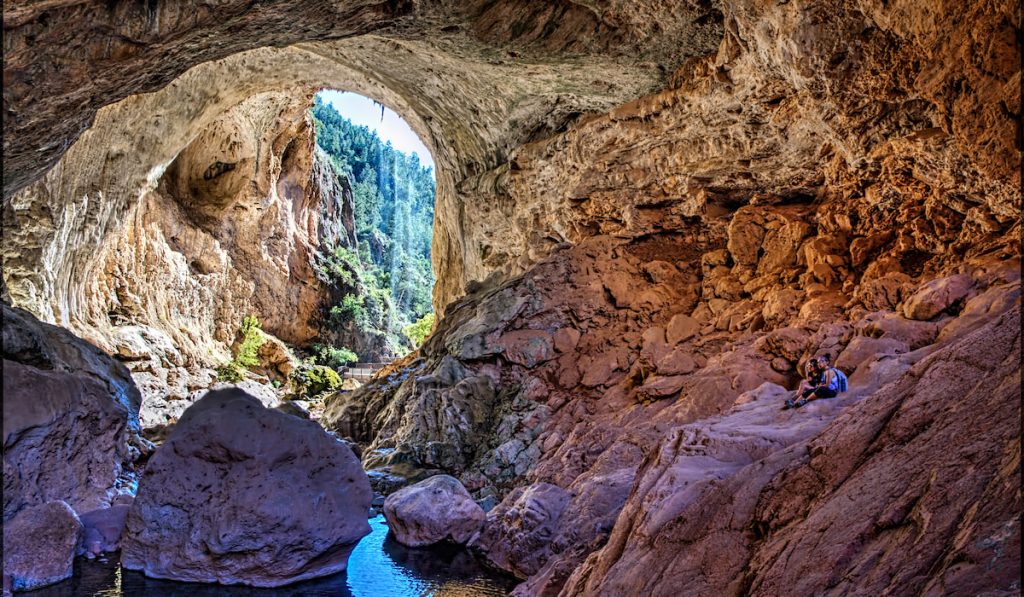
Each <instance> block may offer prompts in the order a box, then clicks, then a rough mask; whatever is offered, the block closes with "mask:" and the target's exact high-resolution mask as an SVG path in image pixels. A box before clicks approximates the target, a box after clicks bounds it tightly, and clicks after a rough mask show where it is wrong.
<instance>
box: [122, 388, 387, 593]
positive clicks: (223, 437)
mask: <svg viewBox="0 0 1024 597" xmlns="http://www.w3.org/2000/svg"><path fill="white" fill-rule="evenodd" d="M371 497H372V494H371V491H370V484H369V481H368V480H367V478H366V474H365V473H364V472H363V470H362V467H361V466H360V464H359V461H358V460H357V459H356V457H355V455H354V454H353V453H352V450H351V449H349V447H348V446H346V445H345V444H344V443H342V442H339V441H337V440H336V439H334V438H333V437H331V436H330V435H328V434H327V433H326V432H324V430H323V429H322V428H320V427H319V426H318V425H317V424H316V423H313V422H311V421H306V420H302V419H299V418H297V417H292V416H289V415H286V414H284V413H282V412H279V411H277V410H273V409H268V408H266V407H264V406H263V405H262V404H261V403H260V401H259V400H257V399H256V398H253V397H252V396H249V395H248V394H246V393H245V392H243V391H241V390H238V389H236V388H228V389H222V390H215V391H211V392H209V393H208V394H206V395H205V396H204V397H203V398H201V399H200V400H199V401H198V402H196V403H195V404H194V405H192V406H191V407H190V408H189V409H188V410H187V411H185V414H184V415H183V416H182V417H181V420H179V421H178V424H177V425H176V426H175V428H174V431H173V432H172V433H171V435H170V437H169V438H168V439H167V441H166V442H165V443H164V444H163V445H162V446H161V447H160V448H159V449H158V450H157V451H156V453H155V454H154V455H153V457H152V458H151V459H150V461H149V464H148V466H147V468H146V472H145V474H144V475H143V477H142V479H141V480H140V482H139V492H138V495H137V496H136V499H135V501H134V503H133V504H132V508H131V510H130V511H129V513H128V519H127V523H126V528H125V536H124V537H123V538H122V541H121V548H122V553H121V562H122V564H123V565H124V567H125V568H128V569H131V570H141V571H142V572H144V573H145V574H146V575H147V576H151V577H156V578H168V579H174V580H181V581H189V582H216V583H222V584H245V585H251V586H259V587H276V586H281V585H285V584H288V583H292V582H296V581H300V580H305V579H310V578H315V577H320V576H326V575H331V574H335V573H337V572H341V571H343V570H345V568H346V565H347V562H348V555H349V553H350V552H351V550H352V548H353V547H354V546H355V544H356V542H358V541H359V539H360V538H362V537H363V536H364V535H366V534H368V533H369V532H370V526H369V524H368V523H367V518H366V513H367V511H368V510H369V507H370V500H371Z"/></svg>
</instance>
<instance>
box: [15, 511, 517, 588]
mask: <svg viewBox="0 0 1024 597" xmlns="http://www.w3.org/2000/svg"><path fill="white" fill-rule="evenodd" d="M370 529H371V531H370V534H369V535H367V536H366V537H364V538H363V540H362V541H360V542H359V545H358V546H356V548H355V549H354V550H353V551H352V555H351V556H349V560H348V570H347V571H346V572H343V573H341V574H336V575H334V576H329V577H326V578H321V579H318V580H311V581H308V582H304V583H299V584H295V585H291V586H288V587H281V588H278V589H253V588H251V587H225V586H220V585H202V584H193V583H180V582H172V581H166V580H155V579H152V578H146V577H145V576H143V575H142V574H140V573H138V572H132V571H130V570H123V569H122V568H121V567H120V566H119V565H118V563H117V558H116V554H114V555H113V556H111V557H108V558H105V559H104V560H96V561H89V560H86V559H84V558H79V559H78V560H77V561H76V562H75V574H74V576H73V577H72V578H70V579H68V580H66V581H64V582H62V583H60V584H56V585H52V586H50V587H46V588H44V589H39V590H37V591H31V592H28V593H22V595H26V596H31V597H58V596H59V597H157V596H159V597H176V596H178V597H214V596H216V597H221V596H224V597H241V596H243V595H246V596H249V595H252V596H254V597H264V596H265V597H285V596H288V597H299V596H303V597H305V596H311V597H318V596H327V595H331V596H336V597H420V596H425V595H434V596H438V597H483V596H492V595H507V594H508V593H509V591H511V590H512V587H514V586H515V584H516V580H515V579H514V578H512V577H509V576H505V575H502V574H499V573H496V572H494V571H491V570H489V569H487V568H485V567H483V566H482V565H481V564H480V563H479V562H478V561H477V560H476V558H474V557H473V555H472V554H470V553H469V552H468V551H466V550H465V549H462V548H458V547H455V546H433V547H428V548H409V547H405V546H403V545H401V544H399V543H398V542H396V541H395V540H394V538H392V537H389V536H388V526H387V523H385V522H384V517H383V516H377V517H375V518H371V519H370Z"/></svg>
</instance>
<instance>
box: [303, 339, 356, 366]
mask: <svg viewBox="0 0 1024 597" xmlns="http://www.w3.org/2000/svg"><path fill="white" fill-rule="evenodd" d="M313 352H314V353H315V355H316V361H317V362H318V363H320V364H321V365H326V366H328V367H332V368H334V369H341V368H342V367H344V366H345V365H348V364H349V363H354V362H356V361H358V360H359V356H358V355H356V353H354V352H352V351H351V350H349V349H348V348H345V347H344V346H341V347H334V346H329V345H325V344H315V345H314V346H313Z"/></svg>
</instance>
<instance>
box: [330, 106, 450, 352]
mask: <svg viewBox="0 0 1024 597" xmlns="http://www.w3.org/2000/svg"><path fill="white" fill-rule="evenodd" d="M312 116H313V120H314V123H315V131H316V141H317V144H318V145H319V146H320V148H321V149H323V150H324V152H325V153H326V154H327V155H328V156H329V158H330V162H331V164H332V165H333V167H334V168H335V170H336V171H337V172H338V173H339V174H342V175H344V176H347V177H348V178H349V180H350V183H351V185H352V193H353V197H354V199H355V204H356V205H355V220H356V236H357V237H358V239H359V241H360V243H359V247H358V251H354V250H350V249H344V250H343V251H342V250H339V249H334V250H332V251H331V252H329V254H328V255H327V257H326V259H325V265H324V268H323V269H324V271H325V275H326V277H327V279H328V281H330V282H332V283H333V284H335V286H336V287H338V288H340V289H341V291H342V292H340V293H339V296H341V299H340V300H339V301H338V302H337V304H335V305H332V306H331V308H330V309H329V323H330V324H331V325H332V326H347V325H351V324H355V325H356V326H357V328H358V329H359V331H360V333H364V334H367V335H378V336H385V337H387V338H388V342H389V344H390V345H393V346H395V347H396V349H397V348H399V347H405V348H408V347H409V346H410V341H411V339H410V338H409V336H408V335H407V334H405V333H404V330H405V328H407V327H408V326H410V325H413V324H414V322H416V323H419V321H421V320H422V319H423V317H424V316H426V315H427V314H429V313H431V312H432V309H433V308H432V305H431V298H430V297H431V291H432V288H433V286H434V273H433V270H432V268H431V265H430V250H431V240H432V236H433V223H434V193H435V185H434V173H433V170H432V169H431V168H430V167H427V166H424V165H423V164H421V163H420V161H419V157H418V156H416V155H415V154H409V155H406V154H404V153H402V152H401V151H398V150H396V149H395V148H394V147H393V146H392V145H391V143H390V142H382V141H381V139H380V138H379V137H378V136H377V134H376V133H375V132H374V131H372V130H370V129H369V128H368V127H364V126H357V125H354V124H352V122H351V121H349V120H348V119H346V118H343V117H342V116H341V115H340V114H339V113H338V112H337V111H335V110H334V108H333V107H332V106H330V105H328V104H325V103H323V101H322V100H321V99H320V98H319V96H318V97H317V98H316V99H315V100H314V104H313V108H312ZM428 329H429V328H428ZM335 348H340V347H335Z"/></svg>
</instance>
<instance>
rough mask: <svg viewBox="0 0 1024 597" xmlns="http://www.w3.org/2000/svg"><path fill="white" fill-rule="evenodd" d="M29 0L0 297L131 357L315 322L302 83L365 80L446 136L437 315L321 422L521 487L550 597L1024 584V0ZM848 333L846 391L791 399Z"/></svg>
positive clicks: (184, 378)
mask: <svg viewBox="0 0 1024 597" xmlns="http://www.w3.org/2000/svg"><path fill="white" fill-rule="evenodd" d="M314 4H315V5H314ZM179 11H180V12H179ZM4 16H5V33H7V34H8V37H9V41H8V42H7V45H5V58H6V59H7V60H6V62H5V81H6V82H7V83H8V84H9V85H8V87H9V89H8V90H7V91H8V92H5V97H4V106H5V111H6V116H7V117H6V119H5V124H4V127H5V132H7V133H8V134H7V135H5V151H6V154H7V157H8V160H6V161H5V166H4V167H5V174H10V176H7V177H5V180H6V182H5V184H6V186H5V193H4V198H5V203H4V223H5V234H4V238H3V244H2V248H3V255H4V262H5V268H4V282H5V287H4V290H5V297H6V298H9V300H10V301H11V302H13V303H14V304H16V305H20V306H24V307H25V308H26V309H28V310H30V311H31V312H33V313H35V314H36V315H37V316H39V317H40V318H41V319H44V320H48V321H52V322H55V323H56V322H59V323H60V324H61V325H63V326H65V327H68V328H70V329H72V330H73V331H76V332H78V333H79V334H81V335H83V336H85V337H87V338H89V339H91V340H94V341H95V342H96V343H97V344H98V345H99V346H100V347H101V348H103V349H105V350H108V351H109V352H111V353H118V354H120V355H121V356H122V358H125V359H126V360H129V361H132V362H134V363H136V364H135V365H133V366H132V367H133V371H134V373H135V375H136V377H137V378H139V379H142V378H143V374H145V375H151V376H153V378H154V379H155V380H156V381H154V384H155V386H160V385H163V386H166V387H168V388H170V387H174V388H179V387H180V388H182V389H181V390H180V391H178V390H175V391H177V392H179V393H180V394H181V395H186V394H187V391H190V390H191V389H192V388H195V387H198V385H199V384H206V383H208V381H209V380H208V379H204V376H207V375H208V372H204V371H203V369H204V368H207V367H209V364H210V363H211V362H213V361H215V360H216V359H215V358H212V357H211V356H210V355H213V356H214V357H218V356H223V353H224V351H225V348H226V346H227V345H228V344H229V343H230V342H231V340H232V339H233V334H234V332H235V330H236V329H237V325H238V323H239V322H240V319H241V317H240V316H242V315H244V314H247V313H248V311H249V310H250V309H256V308H259V309H260V310H261V311H265V313H261V314H263V315H264V318H265V319H266V322H265V323H266V326H267V329H268V330H269V331H271V332H272V333H274V334H275V335H277V336H279V337H281V338H282V339H284V340H286V341H292V342H295V341H302V339H304V338H309V337H310V336H309V334H310V333H311V327H310V325H309V318H308V317H307V314H309V313H312V312H313V310H314V309H313V305H314V303H315V300H313V299H314V297H316V296H318V293H319V292H321V291H319V290H317V289H316V282H315V281H314V277H310V275H309V270H308V269H306V264H308V263H309V256H310V254H311V253H312V252H315V250H316V248H317V246H318V242H320V241H319V240H318V239H321V238H322V237H321V236H320V230H321V229H322V226H320V224H318V223H317V222H315V221H313V220H312V219H311V218H314V216H315V214H319V213H322V212H323V210H324V209H326V208H327V207H329V204H330V203H329V201H328V202H326V203H325V201H324V200H323V198H324V197H339V196H340V197H344V196H345V195H344V190H343V189H342V190H340V191H339V192H333V191H322V189H325V188H327V186H329V185H326V183H325V184H320V183H315V181H316V180H317V175H316V174H315V173H316V172H317V166H316V159H315V154H313V153H312V152H311V151H310V150H309V147H310V145H309V141H308V139H309V137H308V130H307V131H306V132H305V133H303V131H302V127H303V126H304V125H303V124H302V122H301V108H302V106H303V102H305V101H306V100H308V98H309V97H310V94H311V93H312V92H313V91H315V90H316V89H317V88H319V87H323V86H326V87H335V88H338V87H340V88H344V89H349V90H353V91H357V92H361V93H364V94H366V95H368V96H370V97H373V98H375V99H377V100H380V101H382V102H384V103H385V104H387V105H388V106H390V107H391V108H393V109H396V110H397V111H399V112H400V113H402V114H403V115H405V116H407V117H408V118H409V121H410V123H411V125H412V126H413V128H414V129H415V130H416V131H417V133H419V134H420V135H421V136H422V137H423V138H424V140H425V142H426V143H427V144H428V145H429V146H430V147H431V149H432V151H433V152H434V157H435V160H436V162H437V164H438V179H437V180H438V189H437V204H436V212H435V213H436V223H435V238H434V244H433V258H434V268H435V273H436V274H437V278H438V281H439V282H438V285H437V286H436V288H435V295H434V301H435V307H436V308H437V310H438V312H439V314H442V315H443V317H442V318H441V319H440V321H439V322H438V324H437V327H436V330H435V332H434V334H433V336H432V337H431V338H429V339H428V341H427V342H426V343H425V345H424V346H423V347H422V348H421V350H420V351H419V352H418V353H415V354H413V355H411V356H410V357H409V358H407V359H406V360H404V361H402V362H400V363H398V364H397V365H396V366H394V367H392V368H391V369H390V370H388V371H386V372H385V373H384V374H382V375H381V376H380V377H379V378H378V379H377V380H375V381H374V382H373V383H371V384H369V385H367V386H366V387H364V388H362V389H360V390H358V391H356V392H352V393H350V394H344V395H338V396H335V397H333V398H331V399H330V401H329V405H328V411H327V421H328V423H329V424H330V426H331V427H332V428H333V429H334V430H336V431H337V433H338V434H339V435H342V436H345V437H348V438H350V439H352V440H355V441H356V442H359V443H360V444H362V445H363V447H364V448H365V449H364V450H363V452H362V455H363V456H362V458H363V462H364V464H365V465H366V466H368V467H370V468H371V469H376V470H373V471H371V474H373V475H374V476H376V477H377V478H379V479H381V482H380V483H379V485H381V487H383V486H384V485H387V486H388V487H387V488H388V491H393V490H394V489H397V488H398V486H400V485H401V484H403V483H406V482H408V481H414V480H419V479H421V478H423V477H424V476H429V475H433V474H436V473H437V472H445V473H448V474H450V475H452V476H454V477H456V478H457V479H459V481H460V482H461V483H462V484H463V485H464V486H465V488H466V489H467V490H468V491H469V492H471V493H472V494H473V495H474V496H475V497H477V498H495V499H500V500H501V503H500V504H499V505H497V506H496V507H495V508H494V509H493V510H492V511H491V512H490V513H489V514H488V516H487V518H486V521H485V523H484V527H483V529H482V530H481V532H480V535H479V537H477V539H476V540H475V541H474V542H473V546H474V549H476V550H478V551H479V552H480V553H481V554H482V555H483V557H485V558H487V559H488V560H489V561H490V562H491V563H493V564H495V565H498V566H500V567H503V568H505V569H507V570H509V571H512V572H513V573H515V574H517V575H518V576H520V577H521V578H523V579H524V580H525V582H524V583H523V584H522V585H520V587H519V589H518V592H519V593H520V594H523V595H527V594H529V595H536V594H545V595H547V594H559V593H563V594H601V593H602V592H603V593H607V594H622V593H633V592H640V593H651V594H676V593H678V591H679V590H684V591H685V592H694V593H729V594H736V593H766V594H770V593H777V592H779V591H780V590H782V589H783V588H785V589H791V588H795V587H798V589H797V590H799V591H801V592H808V593H817V592H827V591H839V592H869V593H879V592H893V593H903V592H935V593H985V592H1000V591H1002V592H1013V591H1015V590H1019V586H1018V585H1019V578H1017V576H1018V574H1019V565H1020V562H1019V557H1018V556H1017V554H1018V553H1019V545H1020V527H1019V522H1017V521H1018V519H1019V515H1020V512H1021V497H1020V494H1019V491H1017V489H1016V488H1017V487H1018V486H1019V484H1020V474H1019V453H1020V431H1019V426H1018V425H1017V423H1018V422H1019V419H1020V407H1019V401H1018V400H1017V397H1018V395H1019V392H1020V372H1019V371H1020V370H1019V358H1020V356H1019V355H1020V336H1019V332H1017V331H1016V330H1017V328H1018V326H1019V319H1020V306H1019V305H1020V254H1021V244H1020V234H1021V229H1020V220H1021V218H1020V194H1019V181H1020V156H1021V153H1020V151H1021V147H1020V139H1019V135H1016V136H1015V131H1019V123H1020V114H1021V112H1020V99H1021V98H1020V84H1021V74H1020V72H1021V70H1020V63H1019V56H1020V50H1021V48H1020V22H1019V19H1020V14H1019V11H1018V10H1017V8H1016V6H1015V5H1013V4H1012V3H1010V2H1007V1H1004V0H1000V1H996V2H988V3H978V2H973V3H942V2H937V1H930V0H929V1H924V2H919V3H916V4H913V5H910V4H908V3H905V2H903V3H901V2H896V3H893V2H886V1H881V0H863V1H860V2H849V1H845V2H823V1H821V0H791V1H789V2H783V3H764V2H751V1H749V0H722V1H721V2H692V3H691V2H685V3H665V2H652V1H647V0H640V1H637V2H598V3H593V2H586V3H584V2H576V1H573V0H567V1H565V2H556V3H550V2H542V1H541V0H514V1H502V2H483V1H482V0H481V1H479V2H477V1H474V2H470V3H451V2H435V1H424V2H397V3H394V2H390V3H382V4H373V3H358V2H357V3H347V4H345V6H343V7H323V6H320V3H310V2H290V3H285V2H277V1H271V2H266V3H262V4H260V5H259V6H246V7H244V8H243V7H242V4H241V3H237V2H225V3H221V4H219V5H218V6H217V7H208V6H206V5H205V4H201V5H196V6H192V5H190V4H188V3H184V4H181V5H180V7H178V8H174V9H170V8H167V7H164V6H162V5H161V6H159V7H156V8H151V7H150V6H149V5H148V4H146V5H145V6H143V4H133V5H131V6H128V5H123V6H122V5H120V4H118V3H115V4H113V5H110V4H107V5H103V4H102V3H99V2H91V1H90V2H75V3H33V2H27V1H23V2H19V1H17V0H15V1H14V2H12V3H9V6H5V9H4ZM69 23H75V26H71V25H69ZM280 23H286V24H287V25H285V26H281V25H280ZM85 25H88V26H85ZM167 56H173V57H174V58H175V59H174V60H167V59H166V57H167ZM141 92H149V93H141ZM90 121H91V122H92V125H91V127H90V128H89V129H88V130H87V131H85V132H84V133H83V132H82V131H83V130H84V129H85V128H86V127H87V126H88V123H89V122H90ZM303 139H305V141H303ZM303 143H305V144H303ZM58 160H59V161H58ZM54 164H55V166H54ZM289 164H292V166H289ZM51 166H54V167H52V168H51ZM207 174H209V176H208V177H207ZM307 181H313V182H310V185H309V186H304V185H306V183H307ZM293 183H294V184H295V185H298V187H302V190H295V188H293V187H292V186H291V185H292V184H293ZM338 184H339V185H340V186H343V184H342V183H340V182H339V183H338ZM290 189H291V190H290ZM292 191H294V192H292ZM296 206H298V207H296ZM325 206H327V207H325ZM296 209H297V210H298V211H295V210H296ZM344 209H345V208H344V206H341V211H342V212H343V211H344ZM316 217H319V216H316ZM327 221H330V222H335V221H337V220H336V219H332V218H325V219H323V220H320V222H327ZM342 221H343V218H342ZM327 228H328V229H329V230H330V234H331V235H337V236H340V237H344V236H345V233H343V232H342V228H344V226H342V227H341V228H339V227H337V226H334V225H333V224H330V225H328V226H327ZM314 231H316V232H314ZM174 239H177V240H174ZM97 247H98V248H99V250H97ZM229 260H230V261H229ZM296 283H298V284H296ZM5 336H6V334H5ZM140 338H141V340H140ZM5 344H6V337H5ZM5 350H6V348H5ZM175 351H177V354H178V356H175ZM823 353H830V354H832V355H833V356H834V357H836V362H837V363H838V365H839V366H840V367H841V368H843V370H844V371H846V372H847V373H848V374H849V376H850V383H851V391H850V392H849V394H848V395H844V396H841V397H840V398H838V399H835V400H832V401H823V402H812V403H811V404H810V405H808V406H806V407H804V408H803V409H800V410H796V411H786V412H782V411H781V410H779V409H778V408H777V407H778V406H780V402H781V400H782V398H783V397H784V396H785V395H786V392H787V391H788V390H787V389H788V388H792V387H793V386H794V385H795V383H796V381H797V379H798V378H799V375H800V372H801V371H803V370H804V365H805V364H806V362H807V361H808V359H810V358H811V357H814V356H816V355H820V354H823ZM172 372H173V375H172ZM197 378H198V379H197ZM6 382H7V380H6V376H5V384H6ZM142 385H143V386H144V387H147V384H146V383H143V384H142ZM155 386H154V387H155ZM204 400H206V399H204ZM199 404H200V405H201V404H202V401H200V403H199ZM254 408H255V407H254ZM5 409H6V404H5ZM194 409H195V407H193V410H191V411H189V412H203V410H204V409H199V410H198V411H196V410H194ZM279 416H281V417H284V416H285V415H283V414H282V415H279ZM186 418H188V417H187V416H186ZM289 420H292V419H291V418H289ZM295 421H298V419H295ZM194 424H197V425H198V423H194ZM296 424H297V423H296ZM307 424H309V425H312V423H307ZM5 432H6V429H5ZM225 441H228V439H227V438H225ZM158 456H159V455H158ZM6 466H7V465H6V460H5V467H6ZM151 466H153V465H151ZM140 497H142V496H140ZM147 499H149V498H147ZM850 504H853V505H854V506H855V507H853V508H851V507H850ZM135 508H138V509H140V511H141V508H142V505H139V504H138V503H137V505H136V506H135ZM133 511H134V510H133ZM5 517H6V502H5ZM132 520H133V518H132V517H130V518H129V529H130V530H131V531H132V532H133V533H142V532H144V529H143V528H142V527H141V526H139V525H141V519H139V520H136V522H135V523H132V522H131V521H132ZM132 524H135V527H134V529H132ZM126 553H128V552H127V551H126ZM823 559H825V560H827V561H828V562H829V564H830V565H829V566H820V565H818V564H820V562H821V561H822V560H823ZM193 568H194V566H193ZM190 569H191V568H190ZM284 576H287V575H284ZM210 578H213V577H212V576H211V577H210ZM224 578H228V577H224ZM232 578H234V577H232ZM276 578H283V576H282V577H276ZM1015 583H1016V584H1015Z"/></svg>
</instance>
